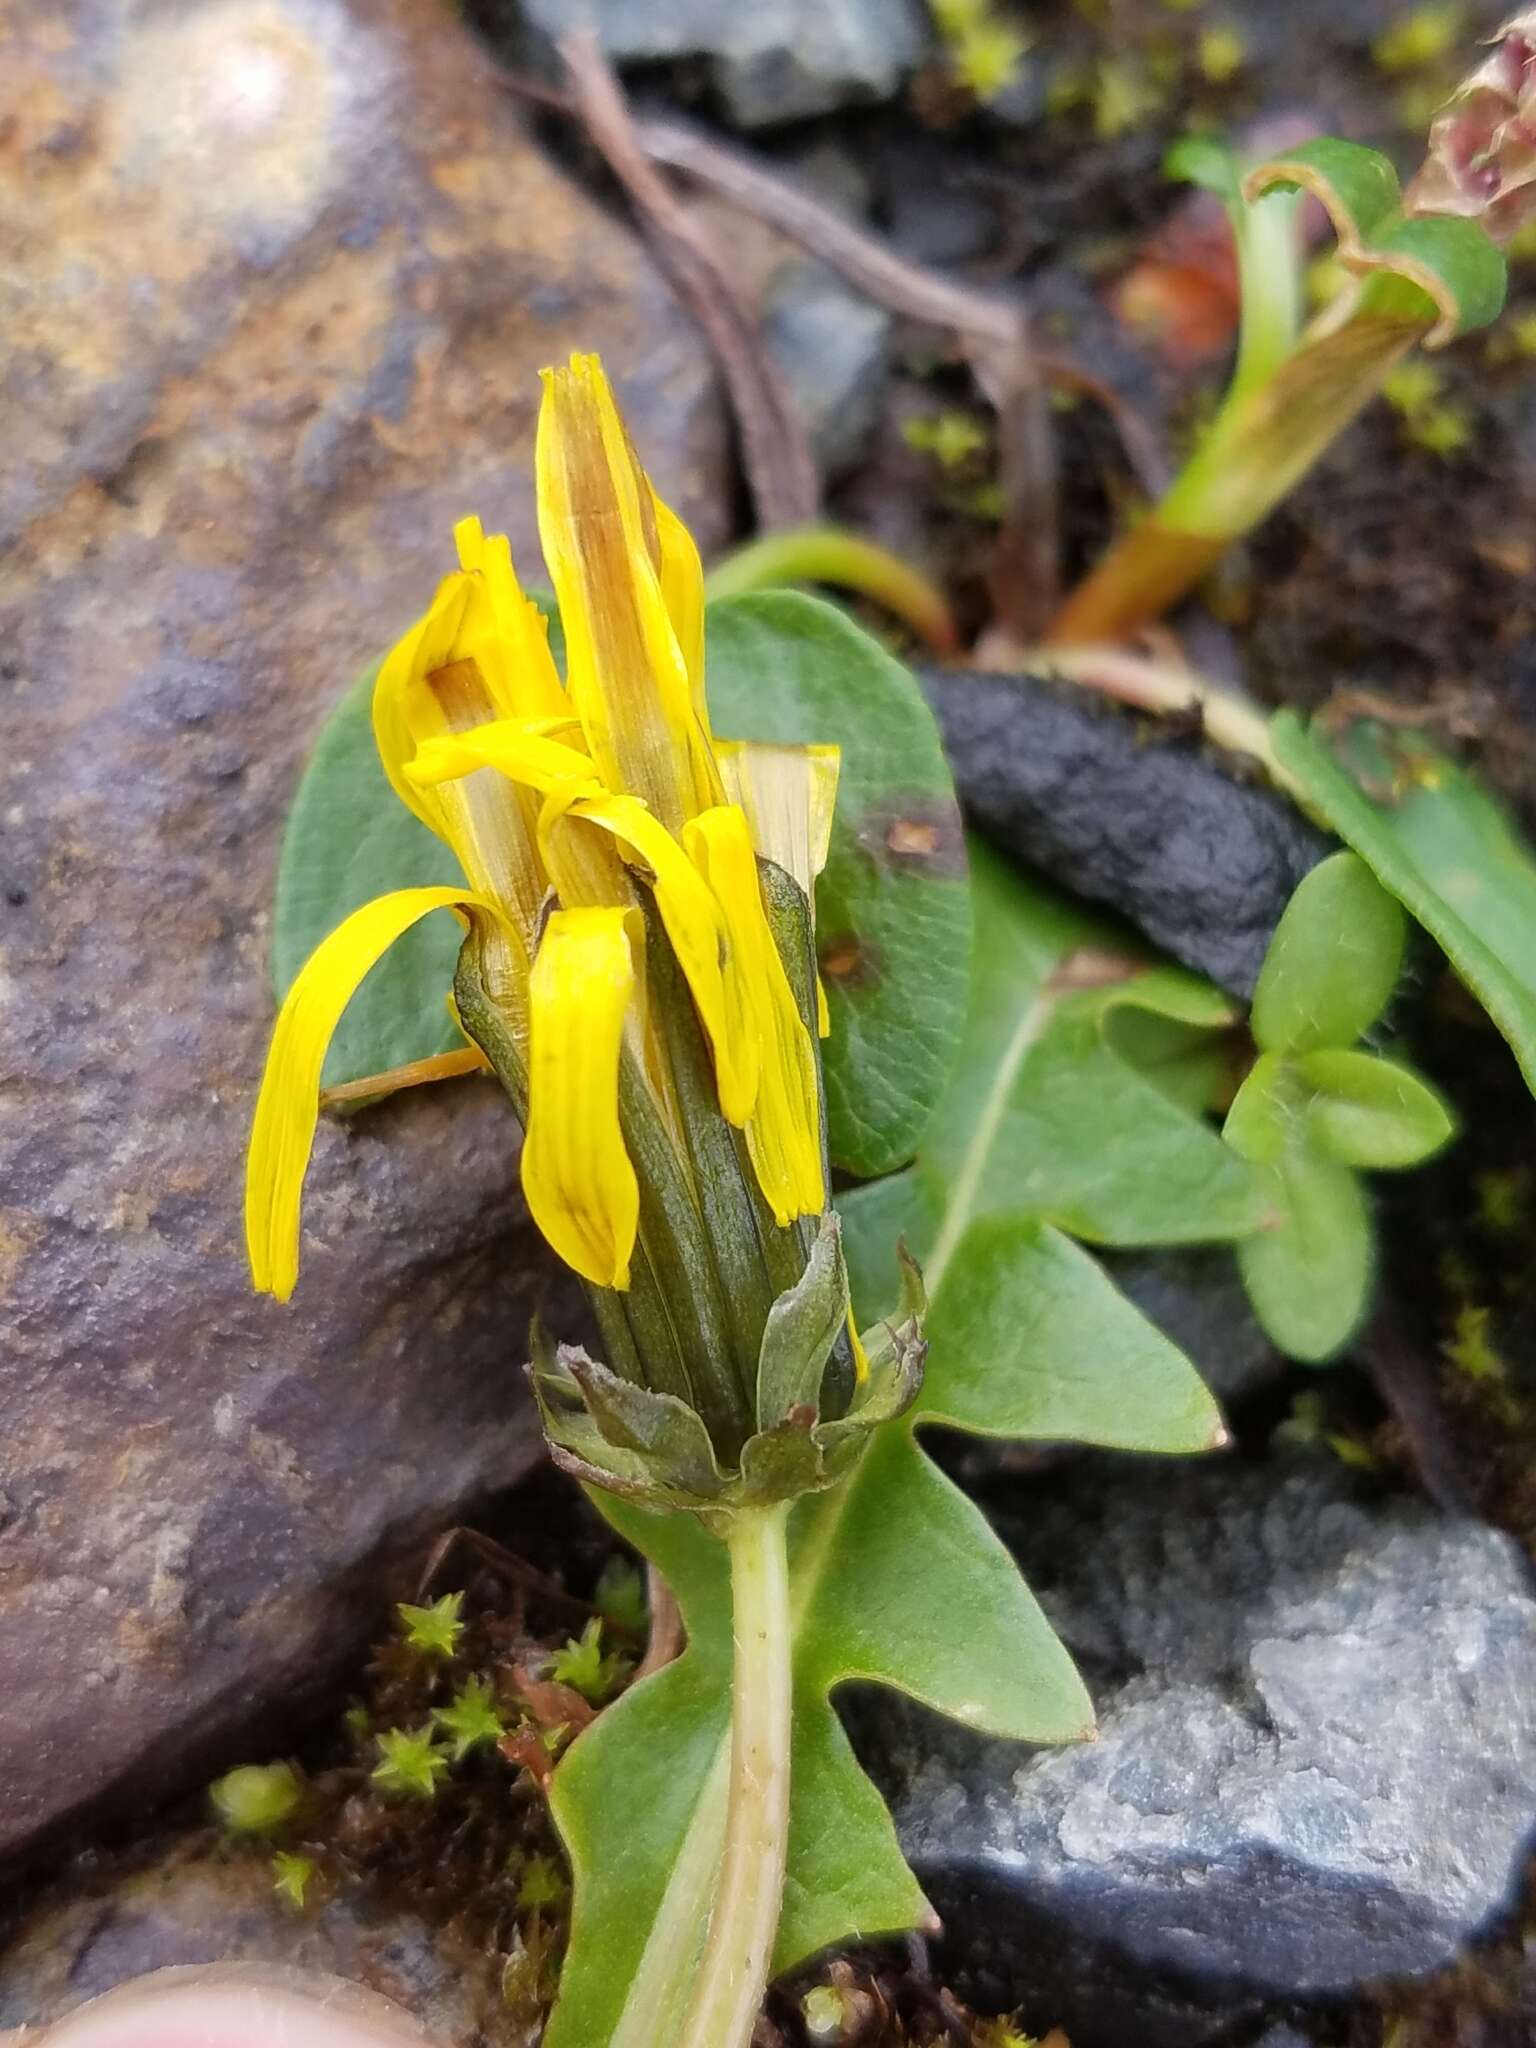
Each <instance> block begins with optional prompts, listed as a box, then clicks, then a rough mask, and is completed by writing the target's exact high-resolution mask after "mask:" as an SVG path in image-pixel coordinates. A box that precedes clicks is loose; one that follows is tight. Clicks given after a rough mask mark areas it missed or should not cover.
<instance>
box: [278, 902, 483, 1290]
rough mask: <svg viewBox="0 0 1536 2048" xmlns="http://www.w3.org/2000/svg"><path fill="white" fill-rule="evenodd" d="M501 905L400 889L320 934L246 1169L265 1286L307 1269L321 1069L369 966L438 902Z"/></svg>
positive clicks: (444, 906) (283, 1283)
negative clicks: (307, 1186)
mask: <svg viewBox="0 0 1536 2048" xmlns="http://www.w3.org/2000/svg"><path fill="white" fill-rule="evenodd" d="M449 909H460V910H475V911H479V912H481V913H483V914H484V915H486V916H488V917H493V918H498V919H499V913H498V912H497V909H496V906H495V905H494V904H493V903H491V902H489V901H487V900H486V899H485V898H483V897H479V896H475V895H472V894H470V893H469V892H467V891H465V890H462V889H399V890H396V891H395V893H394V894H393V895H390V896H380V897H379V898H377V900H376V901H374V902H372V903H365V904H364V905H363V907H362V909H361V910H354V911H353V913H352V915H351V916H350V917H349V918H347V919H345V920H344V921H343V922H342V923H341V924H339V925H338V926H337V927H336V929H335V931H333V932H332V933H331V935H330V937H329V938H328V939H324V940H322V941H321V943H320V945H319V946H317V947H316V949H315V951H314V952H313V953H312V954H311V955H310V957H309V959H308V961H307V962H306V963H305V965H304V968H303V970H302V972H301V973H300V975H299V977H298V979H297V981H295V982H294V984H293V987H292V988H291V989H289V991H288V996H287V999H286V1001H285V1002H284V1004H283V1007H282V1009H281V1010H280V1011H279V1013H278V1018H277V1024H276V1026H275V1028H274V1030H273V1033H272V1045H271V1049H270V1051H269V1052H268V1054H267V1068H266V1072H265V1074H264V1075H263V1077H262V1083H261V1093H260V1094H259V1095H258V1097H257V1099H256V1114H255V1117H254V1119H253V1121H252V1124H251V1144H250V1151H249V1154H248V1155H247V1158H246V1171H245V1242H246V1250H247V1252H248V1253H249V1256H250V1262H251V1279H252V1281H253V1283H254V1284H255V1286H256V1289H257V1291H258V1292H259V1293H264V1294H275V1295H276V1296H277V1298H278V1300H279V1301H286V1300H287V1299H288V1297H289V1295H290V1294H292V1292H293V1287H294V1282H295V1280H296V1279H297V1278H298V1271H299V1202H300V1197H301V1195H302V1193H303V1188H304V1173H305V1169H306V1167H307V1166H308V1165H309V1155H310V1151H311V1149H312V1147H313V1145H314V1141H315V1123H316V1119H317V1115H318V1110H319V1099H320V1070H321V1068H322V1066H323V1065H324V1064H325V1052H326V1047H327V1046H328V1045H329V1044H330V1042H331V1038H332V1036H333V1034H334V1033H335V1030H336V1026H337V1025H338V1024H339V1023H340V1021H341V1014H342V1012H343V1010H345V1009H346V1007H347V1004H348V1003H349V1002H350V1001H351V999H352V996H353V994H354V992H355V990H356V989H357V986H358V984H359V983H360V982H361V981H362V979H363V977H364V975H366V974H367V972H368V970H369V969H370V968H371V967H372V966H373V965H374V964H375V962H376V961H378V960H379V959H380V958H381V957H382V955H383V954H384V953H386V952H387V951H388V950H389V948H390V947H391V946H392V945H393V944H394V942H395V940H396V939H398V938H399V937H400V936H401V934H402V933H404V932H407V931H409V930H410V928H411V926H412V925H413V924H416V923H417V922H418V921H419V920H420V919H421V918H424V917H426V916H427V915H428V913H429V912H431V911H434V910H449Z"/></svg>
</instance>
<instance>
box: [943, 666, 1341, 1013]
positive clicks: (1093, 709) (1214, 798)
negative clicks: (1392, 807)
mask: <svg viewBox="0 0 1536 2048" xmlns="http://www.w3.org/2000/svg"><path fill="white" fill-rule="evenodd" d="M923 680H924V687H925V689H926V690H927V692H928V697H929V702H930V703H931V704H932V705H933V708H934V712H935V715H936V716H937V718H938V721H939V726H940V730H941V731H942V732H943V735H944V744H945V748H946V750H947V751H948V754H949V757H950V761H951V764H952V765H953V767H954V770H955V779H956V782H957V783H958V785H959V789H960V795H961V799H962V801H963V803H964V805H965V808H966V810H967V813H968V814H969V816H970V817H971V819H972V820H973V821H974V823H975V824H976V825H978V826H979V827H980V829H981V830H982V831H983V832H984V833H985V834H986V835H987V837H988V838H989V839H991V840H993V841H995V842H996V844H997V845H999V846H1001V847H1003V848H1005V849H1006V850H1007V851H1008V852H1009V853H1012V854H1016V855H1017V856H1018V857H1019V859H1021V860H1024V861H1027V862H1029V863H1030V864H1031V865H1032V866H1034V867H1037V868H1040V869H1042V870H1043V871H1044V873H1046V874H1047V875H1049V876H1050V877H1051V878H1052V879H1053V880H1054V881H1056V882H1059V883H1061V884H1062V885H1063V887H1066V888H1069V889H1073V890H1075V891H1076V892H1077V894H1078V895H1080V896H1086V897H1088V898H1089V899H1090V900H1091V901H1093V902H1096V903H1105V904H1108V905H1109V906H1110V907H1111V908H1113V909H1115V910H1117V911H1119V912H1120V914H1121V915H1122V916H1124V917H1127V918H1129V919H1130V920H1131V921H1132V922H1133V923H1134V924H1136V925H1137V926H1139V927H1140V929H1141V930H1142V931H1143V932H1144V933H1145V934H1146V936H1147V937H1148V938H1149V939H1150V940H1151V941H1152V943H1153V944H1154V945H1156V946H1159V947H1161V948H1162V949H1163V951H1165V952H1167V953H1171V954H1172V955H1173V957H1174V958H1175V959H1176V960H1181V961H1183V962H1184V964H1185V965H1186V966H1188V967H1193V968H1194V969H1196V970H1197V971H1198V972H1199V973H1201V974H1205V975H1208V976H1209V977H1210V979H1211V980H1212V981H1214V982H1216V983H1218V984H1219V985H1220V986H1221V987H1222V988H1225V989H1227V990H1229V991H1230V992H1231V993H1232V994H1234V995H1239V996H1244V997H1247V996H1249V995H1251V994H1252V993H1253V984H1254V982H1255V980H1256V979H1257V976H1258V972H1259V967H1260V965H1261V964H1262V962H1263V959H1264V953H1265V949H1266V947H1267V946H1268V944H1269V940H1270V937H1271V935H1272V933H1273V931H1274V928H1275V925H1276V924H1277V922H1278V921H1279V917H1280V913H1281V911H1282V910H1283V909H1284V908H1285V905H1286V902H1287V901H1288V899H1289V897H1290V894H1291V891H1292V890H1293V889H1294V888H1295V887H1296V884H1297V883H1298V882H1299V881H1300V880H1301V878H1302V876H1303V875H1304V874H1306V872H1307V871H1308V869H1309V868H1311V867H1313V866H1315V864H1316V863H1317V862H1318V861H1319V860H1321V859H1322V857H1323V855H1324V854H1325V853H1326V852H1327V850H1328V844H1329V842H1328V841H1327V840H1326V839H1324V837H1323V836H1322V834H1321V833H1319V832H1318V831H1316V830H1315V829H1314V828H1313V827H1312V826H1311V825H1309V824H1308V823H1307V822H1306V820H1305V819H1304V818H1302V817H1301V816H1300V814H1299V813H1298V812H1297V811H1296V809H1295V807H1294V806H1293V805H1292V804H1290V803H1289V802H1288V801H1287V800H1286V799H1285V798H1283V797H1281V796H1278V795H1276V794H1275V793H1274V792H1273V791H1271V790H1269V789H1266V788H1263V787H1260V786H1258V785H1255V784H1248V783H1243V782H1239V781H1237V780H1235V779H1234V778H1233V776H1232V775H1230V774H1229V773H1228V772H1227V771H1226V769H1225V768H1224V767H1223V766H1222V765H1220V764H1219V763H1218V762H1216V761H1214V760H1212V759H1211V758H1210V757H1209V755H1208V754H1207V753H1206V752H1205V751H1204V750H1203V749H1202V747H1201V746H1200V745H1199V743H1198V742H1197V741H1194V740H1180V739H1176V738H1170V737H1169V736H1167V734H1166V733H1163V734H1159V733H1158V732H1157V731H1156V729H1155V728H1149V727H1148V725H1147V723H1146V722H1145V721H1143V720H1139V719H1136V718H1132V717H1128V716H1126V715H1124V714H1122V713H1120V712H1118V711H1116V710H1113V709H1111V708H1109V707H1107V706H1104V705H1101V704H1099V703H1096V702H1094V701H1093V700H1091V699H1090V698H1088V697H1087V696H1086V694H1085V693H1084V692H1082V691H1081V690H1077V689H1074V688H1073V686H1071V685H1070V684H1064V683H1053V682H1049V681H1047V680H1044V679H1043V678H1041V677H1037V676H998V675H978V674H973V673H972V672H970V671H969V670H966V671H958V670H957V671H955V672H953V673H950V672H946V671H944V670H942V669H938V670H935V669H930V670H928V671H926V672H925V675H924V679H923Z"/></svg>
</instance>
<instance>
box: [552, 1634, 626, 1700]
mask: <svg viewBox="0 0 1536 2048" xmlns="http://www.w3.org/2000/svg"><path fill="white" fill-rule="evenodd" d="M628 1668H629V1667H628V1665H627V1663H626V1662H625V1660H624V1658H622V1657H620V1656H619V1655H618V1654H617V1653H615V1652H605V1651H604V1649H603V1623H602V1618H601V1616H599V1615H594V1616H593V1617H592V1619H591V1620H590V1621H589V1622H588V1623H587V1625H586V1627H585V1628H584V1629H583V1630H582V1632H581V1634H580V1636H579V1637H572V1638H571V1640H570V1641H568V1642H567V1643H566V1645H565V1648H564V1649H563V1650H557V1651H556V1652H555V1655H554V1658H553V1659H552V1661H551V1663H550V1668H549V1675H550V1677H551V1678H554V1679H557V1680H558V1681H559V1682H560V1684H561V1685H568V1686H570V1687H571V1689H572V1691H574V1692H579V1693H580V1694H581V1696H582V1698H583V1699H584V1700H590V1701H591V1703H592V1705H593V1706H601V1704H602V1702H603V1701H604V1700H606V1699H609V1698H611V1697H612V1695H613V1694H614V1693H616V1692H617V1691H618V1689H619V1687H620V1686H621V1685H622V1684H623V1682H624V1676H625V1673H626V1671H627V1670H628Z"/></svg>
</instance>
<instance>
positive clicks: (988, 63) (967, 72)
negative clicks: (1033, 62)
mask: <svg viewBox="0 0 1536 2048" xmlns="http://www.w3.org/2000/svg"><path fill="white" fill-rule="evenodd" d="M930 6H931V9H932V13H933V23H934V27H935V28H936V29H937V30H938V32H939V40H940V42H941V43H942V44H943V46H944V56H945V61H946V63H947V64H948V67H949V73H950V76H951V77H952V78H953V79H954V81H955V83H956V84H957V85H960V86H963V87H964V88H965V90H966V91H967V92H969V93H970V94H971V95H972V96H973V97H974V98H976V99H978V100H981V101H983V102H985V101H987V100H992V99H996V98H997V96H998V94H999V93H1001V92H1005V91H1006V90H1007V88H1008V87H1009V86H1010V85H1012V84H1013V82H1014V80H1015V79H1016V78H1017V77H1018V75H1019V72H1020V70H1021V69H1022V67H1023V63H1024V58H1025V55H1026V53H1027V51H1028V49H1029V38H1028V36H1026V35H1025V34H1024V33H1023V31H1022V30H1021V29H1020V28H1019V27H1018V25H1017V24H1016V23H1015V22H1012V21H1009V20H1007V19H1006V18H1005V17H1004V16H1003V15H1001V14H999V12H998V11H997V8H996V6H995V5H994V4H993V0H930Z"/></svg>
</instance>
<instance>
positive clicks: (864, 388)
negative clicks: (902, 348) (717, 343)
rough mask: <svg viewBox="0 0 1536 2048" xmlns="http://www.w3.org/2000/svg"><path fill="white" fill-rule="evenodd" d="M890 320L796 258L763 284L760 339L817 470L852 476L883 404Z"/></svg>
mask: <svg viewBox="0 0 1536 2048" xmlns="http://www.w3.org/2000/svg"><path fill="white" fill-rule="evenodd" d="M892 325H893V322H892V319H891V316H890V314H889V313H887V312H886V311H885V309H884V307H882V306H877V305H875V304H874V302H873V301H872V300H870V299H866V298H864V297H863V296H862V295H861V294H860V293H858V292H856V291H854V290H853V289H852V287H851V286H849V285H846V284H845V283H844V282H843V280H842V279H841V278H840V277H839V276H838V275H837V274H836V272H835V271H832V270H829V269H828V268H827V266H826V264H824V263H814V262H808V261H806V260H804V259H803V258H799V257H796V258H794V259H792V260H791V261H790V262H788V263H784V264H781V265H780V266H779V268H778V270H777V271H775V273H774V275H773V277H772V279H771V280H770V282H769V288H768V293H767V297H766V301H765V304H764V307H763V335H764V339H765V340H766V341H767V344H768V346H769V348H770V349H771V350H772V352H773V354H774V356H775V358H776V359H777V361H778V363H779V366H780V368H781V369H782V370H783V372H784V375H785V377H786V379H787V380H788V383H789V387H790V390H791V392H792V393H793V396H794V400H795V404H796V407H797V409H798V411H799V413H800V416H801V418H802V419H803V420H804V421H805V423H806V426H807V427H808V429H809V430H810V435H811V444H812V447H813V448H814V449H815V453H816V462H817V467H818V468H819V469H820V470H821V473H822V475H823V477H827V478H833V479H835V478H836V477H838V476H840V475H842V474H843V473H844V472H845V471H847V470H849V469H852V468H854V467H855V466H856V465H857V463H858V461H859V459H860V457H861V456H862V455H863V453H864V450H865V448H866V446H867V445H868V441H869V437H870V435H871V434H872V433H873V431H874V428H875V425H876V423H877V421H878V420H879V418H880V414H881V409H882V407H883V405H884V402H885V387H886V381H887V377H888V374H889V368H890V364H889V353H888V352H889V348H890V339H891V329H892Z"/></svg>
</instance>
